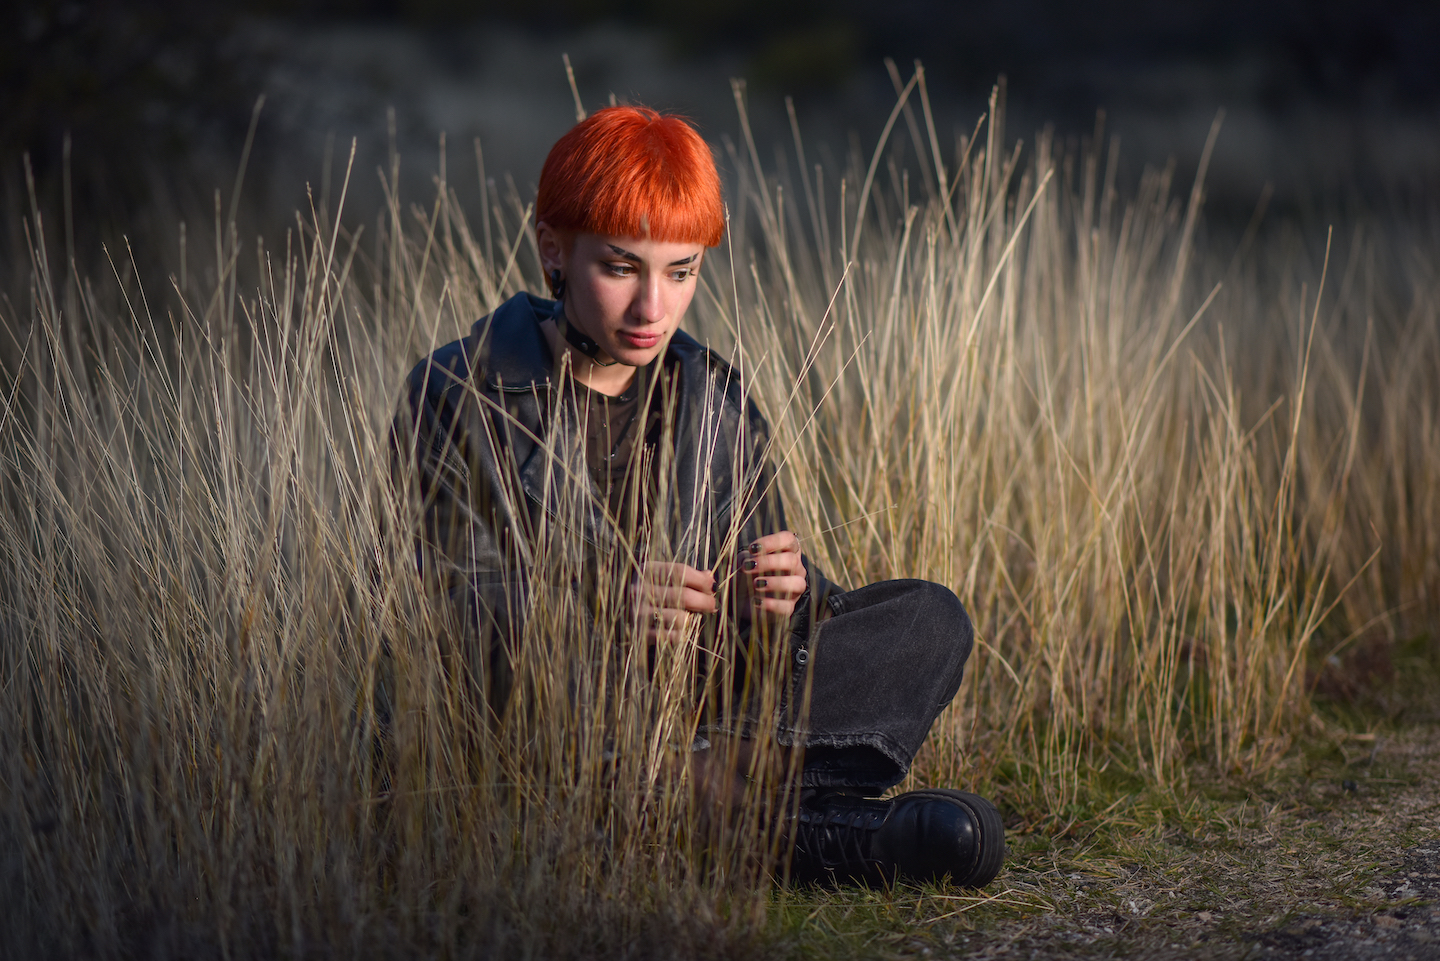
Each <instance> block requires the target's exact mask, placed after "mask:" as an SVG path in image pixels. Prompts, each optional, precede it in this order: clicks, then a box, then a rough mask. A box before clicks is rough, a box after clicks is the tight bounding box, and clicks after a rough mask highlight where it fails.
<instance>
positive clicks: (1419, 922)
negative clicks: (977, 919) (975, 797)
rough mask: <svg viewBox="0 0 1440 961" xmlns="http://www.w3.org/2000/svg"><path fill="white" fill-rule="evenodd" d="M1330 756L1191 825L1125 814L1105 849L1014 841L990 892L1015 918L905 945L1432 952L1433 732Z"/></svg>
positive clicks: (1437, 835)
mask: <svg viewBox="0 0 1440 961" xmlns="http://www.w3.org/2000/svg"><path fill="white" fill-rule="evenodd" d="M1333 753H1335V754H1338V755H1339V756H1338V757H1332V758H1329V759H1324V760H1322V761H1321V762H1320V763H1319V764H1313V763H1309V762H1297V763H1296V765H1295V770H1293V771H1290V772H1287V773H1286V774H1284V775H1283V776H1282V777H1281V778H1280V779H1278V780H1277V781H1276V782H1275V784H1274V786H1267V787H1266V788H1265V789H1261V790H1256V789H1251V790H1249V791H1243V790H1242V791H1240V792H1239V793H1241V794H1242V795H1243V796H1241V797H1239V799H1238V800H1235V799H1221V800H1220V801H1218V802H1216V801H1213V800H1210V801H1207V802H1201V801H1199V800H1198V799H1197V801H1196V805H1197V807H1199V806H1201V805H1202V804H1208V805H1210V806H1211V809H1210V810H1209V811H1208V812H1205V813H1202V814H1200V816H1199V817H1198V818H1196V819H1194V820H1192V819H1191V818H1190V817H1184V818H1181V819H1177V820H1180V821H1181V822H1182V823H1178V824H1166V823H1163V821H1160V820H1159V819H1157V823H1151V824H1143V823H1138V822H1137V823H1135V824H1134V835H1133V840H1131V841H1128V842H1127V841H1125V840H1121V841H1120V842H1119V843H1117V844H1115V850H1114V852H1113V853H1108V854H1102V855H1097V854H1096V853H1095V852H1093V851H1091V850H1087V842H1086V841H1085V840H1084V839H1081V840H1078V841H1074V842H1049V843H1038V842H1035V841H1027V839H1026V838H1024V837H1023V836H1022V837H1017V838H1016V839H1015V841H1016V844H1015V848H1016V850H1015V855H1016V856H1015V857H1014V858H1013V860H1012V864H1011V867H1009V868H1008V869H1007V871H1006V872H1005V873H1003V874H1002V875H1001V877H1000V878H999V879H998V882H997V884H998V885H1000V886H1002V887H1001V890H999V891H996V892H995V893H994V894H992V895H990V896H991V897H992V898H995V899H997V901H1000V900H1004V901H1011V902H1014V908H1015V910H1016V911H1017V913H1018V916H1016V917H1013V919H1005V920H1002V919H999V918H996V919H994V920H989V921H987V922H981V923H980V924H977V925H976V926H975V928H974V929H973V930H970V931H962V930H960V929H959V928H958V927H957V928H956V929H955V930H953V931H951V932H947V933H948V934H949V937H946V936H945V935H942V936H941V939H940V940H941V943H940V944H936V943H933V942H932V943H931V944H928V945H925V946H924V947H920V946H919V945H916V946H915V947H917V948H919V951H918V952H917V953H920V954H922V955H923V954H927V953H928V954H929V955H932V956H933V955H935V954H937V953H944V952H945V950H946V949H947V948H950V949H954V953H955V954H957V955H963V956H966V957H974V958H1030V957H1035V958H1048V957H1056V956H1072V957H1102V958H1103V957H1127V958H1168V957H1187V958H1206V959H1209V958H1214V959H1221V958H1226V959H1228V958H1246V959H1249V958H1292V957H1293V958H1315V959H1328V961H1350V959H1369V958H1396V959H1404V958H1412V959H1417V961H1418V959H1428V958H1440V726H1435V725H1426V726H1424V727H1421V728H1416V729H1412V730H1410V731H1407V732H1403V733H1400V734H1395V735H1392V736H1388V737H1386V736H1379V735H1377V736H1374V737H1367V736H1364V735H1361V736H1358V737H1351V738H1349V739H1347V740H1346V741H1345V742H1342V743H1337V744H1336V745H1335V748H1334V752H1333ZM1123 827H1124V826H1123V825H1122V831H1123ZM1112 840H1113V839H1112ZM1027 845H1028V847H1029V849H1028V850H1027ZM987 893H988V892H987ZM1026 902H1028V903H1029V904H1030V905H1031V906H1032V910H1025V909H1024V908H1021V907H1020V905H1021V904H1024V903H1026ZM996 906H997V907H998V906H999V905H998V904H997V905H996ZM976 907H977V908H982V907H985V906H982V905H980V904H978V903H977V904H976ZM946 942H948V943H946ZM925 948H928V949H929V951H928V952H926V950H925Z"/></svg>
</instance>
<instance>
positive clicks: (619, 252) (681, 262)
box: [605, 244, 700, 267]
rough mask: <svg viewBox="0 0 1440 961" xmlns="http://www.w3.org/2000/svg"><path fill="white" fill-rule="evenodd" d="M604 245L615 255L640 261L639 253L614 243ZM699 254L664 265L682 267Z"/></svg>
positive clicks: (691, 262) (693, 260)
mask: <svg viewBox="0 0 1440 961" xmlns="http://www.w3.org/2000/svg"><path fill="white" fill-rule="evenodd" d="M605 246H607V247H609V248H610V249H611V250H613V251H615V254H616V256H619V257H624V258H625V259H626V260H633V261H636V262H637V263H638V262H639V261H640V255H639V254H632V253H631V252H630V251H628V250H626V249H625V248H624V247H616V246H615V245H614V244H606V245H605ZM699 256H700V255H699V254H691V255H690V256H689V257H686V258H685V259H684V260H672V261H671V262H670V263H668V264H666V266H667V267H684V266H685V265H686V264H693V263H694V262H695V258H696V257H699Z"/></svg>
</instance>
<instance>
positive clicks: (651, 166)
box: [535, 106, 725, 247]
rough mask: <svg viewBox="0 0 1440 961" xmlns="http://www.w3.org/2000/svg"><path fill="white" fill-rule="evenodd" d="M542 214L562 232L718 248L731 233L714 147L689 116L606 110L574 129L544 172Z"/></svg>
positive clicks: (538, 211)
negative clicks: (726, 226)
mask: <svg viewBox="0 0 1440 961" xmlns="http://www.w3.org/2000/svg"><path fill="white" fill-rule="evenodd" d="M535 219H536V221H537V222H539V221H542V220H543V221H544V222H546V223H548V224H549V225H550V226H552V227H554V228H556V229H558V230H573V231H580V232H584V233H595V234H608V235H610V236H616V237H649V238H651V239H653V240H659V241H664V242H666V243H686V244H694V243H699V244H704V245H705V246H706V247H714V246H716V245H718V244H719V243H720V240H721V237H723V236H724V233H725V208H724V205H723V204H722V202H721V199H720V175H719V173H717V172H716V170H715V158H714V156H712V154H711V152H710V147H709V145H707V144H706V143H705V141H704V140H702V139H701V138H700V135H699V134H698V133H696V132H695V130H694V128H693V127H691V126H690V124H689V123H688V122H686V120H685V119H684V118H683V117H679V116H676V115H674V114H661V113H657V112H656V111H654V110H650V109H648V108H646V107H628V106H626V107H606V108H604V109H603V110H597V111H595V113H593V114H591V115H590V116H589V117H587V118H586V119H584V120H582V121H580V122H579V123H577V124H576V125H575V126H574V127H572V128H570V130H569V132H568V133H566V134H565V136H563V137H561V138H560V139H559V140H557V141H556V142H555V146H553V147H551V148H550V155H549V156H548V157H546V158H545V166H544V168H543V169H542V170H541V171H540V190H539V195H538V196H537V197H536V199H535Z"/></svg>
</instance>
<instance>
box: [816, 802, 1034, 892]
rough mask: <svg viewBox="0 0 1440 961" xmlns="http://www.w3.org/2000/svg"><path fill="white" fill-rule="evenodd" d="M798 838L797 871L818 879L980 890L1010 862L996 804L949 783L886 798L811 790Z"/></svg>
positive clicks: (833, 882) (819, 882)
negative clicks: (920, 883) (922, 883)
mask: <svg viewBox="0 0 1440 961" xmlns="http://www.w3.org/2000/svg"><path fill="white" fill-rule="evenodd" d="M790 840H791V842H792V843H793V845H794V854H793V857H792V859H791V862H790V877H791V878H792V879H793V880H796V881H800V882H808V883H814V884H826V885H834V884H839V883H845V882H849V883H859V884H891V883H893V882H895V881H897V880H899V881H940V880H949V881H951V882H953V883H955V884H958V885H960V886H962V887H973V888H978V887H984V886H985V885H986V884H989V883H990V882H991V881H993V880H994V879H995V875H996V874H998V873H1000V865H1001V864H1002V863H1003V862H1004V860H1005V828H1004V825H1002V824H1001V822H1000V812H999V811H996V810H995V805H993V804H991V803H990V802H989V801H987V800H985V799H984V798H982V797H980V796H978V795H975V794H967V793H965V792H964V791H950V790H945V789H943V788H932V789H928V790H924V791H910V792H908V793H906V794H901V795H899V796H898V797H894V798H891V799H889V800H886V801H879V800H874V799H872V798H865V797H858V796H856V795H853V794H844V793H841V792H838V791H830V792H822V791H806V792H805V793H804V794H803V795H802V796H801V799H800V806H799V810H798V811H797V812H796V813H795V816H794V819H793V820H792V822H791V830H790Z"/></svg>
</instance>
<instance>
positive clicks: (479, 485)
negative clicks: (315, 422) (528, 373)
mask: <svg viewBox="0 0 1440 961" xmlns="http://www.w3.org/2000/svg"><path fill="white" fill-rule="evenodd" d="M459 366H460V365H458V364H453V363H452V364H447V363H445V359H444V358H441V357H438V356H436V357H432V358H431V359H430V360H428V361H426V362H422V363H421V365H420V366H419V367H417V368H416V370H415V371H414V372H413V373H412V374H411V376H410V379H409V382H408V389H407V391H406V397H405V399H404V400H403V401H402V404H401V409H400V411H399V413H398V414H397V416H396V423H395V430H394V433H393V438H394V442H393V449H394V455H395V456H394V460H395V464H396V468H397V471H399V472H408V481H409V483H408V484H407V483H406V480H407V478H406V477H404V476H402V477H401V478H400V483H399V485H398V490H401V491H410V492H411V493H410V496H411V497H412V498H413V500H412V503H413V504H415V505H417V506H418V507H419V509H420V514H421V516H420V525H419V530H418V532H417V537H416V562H417V565H418V567H419V570H420V572H421V575H422V577H423V578H424V581H425V583H426V584H427V585H429V586H430V589H431V590H432V591H436V592H440V593H442V594H443V595H444V596H445V597H446V599H447V600H448V602H449V604H450V605H451V607H452V609H453V610H454V611H455V613H456V615H457V616H458V618H459V620H460V627H461V631H462V639H461V643H462V644H463V646H464V655H463V661H464V663H465V666H466V668H467V671H468V673H469V675H470V679H471V681H472V682H473V683H474V684H475V685H476V686H477V688H478V691H479V692H482V693H483V694H484V696H485V697H486V698H487V699H488V700H489V702H490V703H491V705H492V706H494V707H495V708H496V709H497V710H498V708H499V705H500V703H502V702H503V699H504V697H505V696H506V695H507V694H508V691H509V687H510V680H511V671H510V662H509V656H508V651H509V650H510V649H512V648H513V646H514V643H515V640H516V639H517V638H518V637H519V634H520V631H521V628H522V627H523V623H524V614H523V612H524V610H525V606H526V605H525V599H526V596H527V593H528V592H527V586H526V583H525V579H524V576H523V574H522V571H523V565H521V564H519V563H518V562H517V560H516V558H514V557H512V556H509V555H511V554H513V553H514V550H515V548H516V547H517V546H518V545H515V544H514V543H513V533H512V532H513V526H514V525H513V523H512V522H513V517H511V514H512V513H513V512H512V511H511V510H510V509H509V505H511V504H513V499H509V498H506V497H505V496H504V491H503V490H497V486H499V487H501V488H503V487H504V486H505V485H504V482H503V481H501V480H500V478H499V477H498V476H497V474H498V472H497V470H496V466H495V465H496V463H497V461H496V458H495V457H494V456H489V455H493V453H494V448H495V446H496V445H495V438H494V437H493V436H491V435H492V431H491V429H490V421H491V419H490V418H489V417H488V416H486V414H485V413H484V412H483V411H481V410H480V409H479V404H478V402H477V400H476V399H475V398H474V397H472V396H470V395H471V394H472V393H473V389H472V388H470V387H469V386H468V385H467V384H466V383H465V381H466V380H468V378H466V377H461V376H459V375H458V373H457V370H456V368H457V367H459ZM461 369H462V370H463V368H461ZM442 643H443V639H442Z"/></svg>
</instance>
